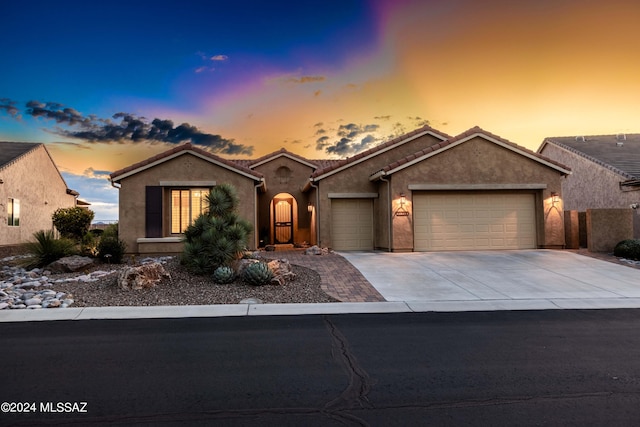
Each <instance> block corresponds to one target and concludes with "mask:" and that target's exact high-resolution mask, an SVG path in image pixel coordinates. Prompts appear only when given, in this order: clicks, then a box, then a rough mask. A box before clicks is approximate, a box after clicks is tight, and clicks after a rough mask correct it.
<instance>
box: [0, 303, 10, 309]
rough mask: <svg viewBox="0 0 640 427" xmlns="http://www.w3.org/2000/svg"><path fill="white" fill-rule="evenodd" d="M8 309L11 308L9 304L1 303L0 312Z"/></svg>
mask: <svg viewBox="0 0 640 427" xmlns="http://www.w3.org/2000/svg"><path fill="white" fill-rule="evenodd" d="M7 307H9V304H7V303H6V302H0V310H4V309H5V308H7Z"/></svg>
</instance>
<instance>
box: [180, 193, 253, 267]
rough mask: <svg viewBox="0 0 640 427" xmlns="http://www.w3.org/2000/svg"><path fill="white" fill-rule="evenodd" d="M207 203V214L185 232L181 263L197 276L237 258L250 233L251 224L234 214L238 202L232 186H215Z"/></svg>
mask: <svg viewBox="0 0 640 427" xmlns="http://www.w3.org/2000/svg"><path fill="white" fill-rule="evenodd" d="M206 201H207V203H208V209H207V211H206V212H205V213H203V214H201V215H200V216H199V217H198V218H196V220H195V221H194V222H193V224H191V225H190V226H188V227H187V229H186V230H185V232H184V241H185V245H184V251H183V253H182V257H181V262H182V263H183V264H184V265H185V266H186V267H187V269H189V270H190V271H192V272H193V273H196V274H213V272H214V271H215V270H216V268H218V267H220V266H223V265H228V264H229V263H231V262H232V261H233V260H236V259H238V258H240V257H241V255H242V250H243V249H244V246H245V244H246V241H247V237H248V236H249V233H250V232H251V230H252V226H251V223H249V222H248V221H246V220H244V219H241V218H240V217H239V215H238V213H237V212H236V209H237V206H238V203H239V199H238V196H237V194H236V191H235V188H234V187H233V186H232V185H229V184H222V185H219V186H217V187H214V188H213V189H212V190H211V191H210V192H209V194H208V195H207V196H206Z"/></svg>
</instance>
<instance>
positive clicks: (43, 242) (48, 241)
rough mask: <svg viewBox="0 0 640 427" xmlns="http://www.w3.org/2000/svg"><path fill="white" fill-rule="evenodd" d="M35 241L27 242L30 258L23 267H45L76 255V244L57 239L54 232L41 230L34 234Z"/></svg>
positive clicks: (67, 240) (26, 247)
mask: <svg viewBox="0 0 640 427" xmlns="http://www.w3.org/2000/svg"><path fill="white" fill-rule="evenodd" d="M33 237H34V238H35V241H31V242H27V243H26V244H25V249H26V251H27V252H28V253H29V255H30V257H28V258H25V262H24V263H23V266H24V267H25V268H28V269H31V268H36V267H44V266H45V265H48V264H51V263H52V262H54V261H57V260H59V259H60V258H63V257H66V256H69V255H73V254H75V253H76V249H75V243H74V242H73V241H72V240H69V239H67V238H64V237H63V238H61V239H56V238H55V235H54V234H53V231H51V230H46V231H45V230H40V231H36V232H35V233H33Z"/></svg>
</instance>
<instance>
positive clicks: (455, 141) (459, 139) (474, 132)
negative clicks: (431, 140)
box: [370, 126, 571, 181]
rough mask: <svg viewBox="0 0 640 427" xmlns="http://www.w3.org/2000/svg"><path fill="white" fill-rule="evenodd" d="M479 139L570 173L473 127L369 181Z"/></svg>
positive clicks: (520, 147)
mask: <svg viewBox="0 0 640 427" xmlns="http://www.w3.org/2000/svg"><path fill="white" fill-rule="evenodd" d="M478 136H479V137H481V138H483V139H485V140H487V141H489V142H493V143H494V144H497V145H499V146H501V147H503V148H506V149H508V150H511V151H513V152H515V153H518V154H520V155H523V156H525V157H528V158H529V159H531V160H534V161H536V162H538V163H541V164H543V165H545V166H548V167H550V168H552V169H555V170H557V171H558V172H561V173H563V174H565V175H568V174H570V173H571V169H570V168H569V167H567V166H565V165H563V164H561V163H559V162H556V161H555V160H551V159H549V158H547V157H545V156H543V155H541V154H539V153H535V152H533V151H531V150H529V149H527V148H524V147H522V146H520V145H518V144H515V143H513V142H511V141H508V140H506V139H504V138H501V137H499V136H497V135H494V134H492V133H491V132H487V131H485V130H483V129H482V128H480V127H478V126H475V127H473V128H471V129H469V130H467V131H466V132H463V133H461V134H460V135H458V136H456V137H454V138H451V139H448V140H446V141H442V142H440V143H438V144H435V145H432V146H430V147H427V148H425V149H424V150H420V151H418V152H417V153H414V154H411V155H409V156H407V157H405V158H403V159H400V160H397V161H395V162H393V163H391V164H390V165H387V166H385V167H384V168H382V169H381V170H380V171H378V172H376V173H374V174H373V175H371V177H370V180H371V181H374V180H377V179H379V178H380V177H382V176H385V175H391V174H393V173H395V172H397V171H400V170H402V169H405V168H407V167H409V166H412V165H414V164H416V163H419V162H421V161H423V160H425V159H428V158H429V157H432V156H435V155H436V154H438V153H441V152H443V151H445V150H449V149H451V148H453V147H456V146H458V145H460V144H463V143H465V142H467V141H469V140H471V139H473V138H475V137H478Z"/></svg>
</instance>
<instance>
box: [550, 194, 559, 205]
mask: <svg viewBox="0 0 640 427" xmlns="http://www.w3.org/2000/svg"><path fill="white" fill-rule="evenodd" d="M559 201H560V196H559V195H558V193H556V192H555V191H552V192H551V204H552V205H555V204H556V203H558V202H559Z"/></svg>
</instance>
